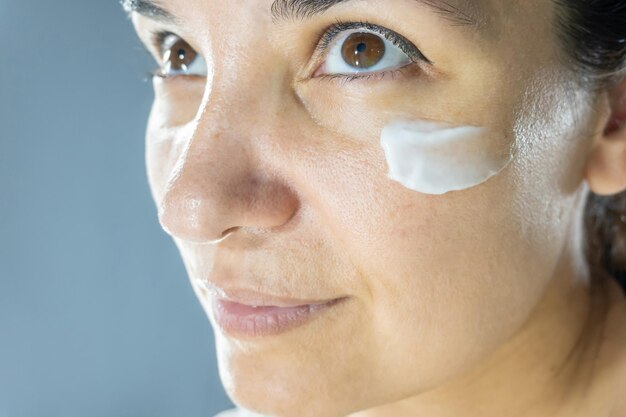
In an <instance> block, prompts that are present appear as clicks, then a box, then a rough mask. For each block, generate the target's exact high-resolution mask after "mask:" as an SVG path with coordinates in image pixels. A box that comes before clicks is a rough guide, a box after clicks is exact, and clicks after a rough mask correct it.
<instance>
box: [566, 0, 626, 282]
mask: <svg viewBox="0 0 626 417" xmlns="http://www.w3.org/2000/svg"><path fill="white" fill-rule="evenodd" d="M554 1H555V2H556V5H557V10H558V13H557V30H558V34H559V37H560V39H561V41H562V42H563V44H564V46H565V51H566V53H567V56H568V57H569V58H570V61H571V65H572V66H573V69H574V71H575V72H576V73H577V74H578V75H579V80H581V81H582V82H583V83H584V84H585V85H587V86H588V87H590V88H591V89H593V90H594V91H598V90H599V89H602V88H605V87H609V86H612V85H614V84H615V83H617V82H619V81H621V79H622V78H623V77H624V76H626V0H554ZM584 223H585V234H586V247H585V252H586V257H587V261H588V263H589V267H590V271H591V274H592V276H593V277H605V276H606V275H607V274H608V275H610V276H612V277H613V278H615V279H616V280H617V281H618V282H619V283H620V285H621V286H622V289H624V291H625V292H626V192H623V193H620V194H617V195H613V196H599V195H596V194H594V193H593V192H590V194H589V198H588V200H587V202H586V204H585V213H584Z"/></svg>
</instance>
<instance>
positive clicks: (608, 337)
mask: <svg viewBox="0 0 626 417" xmlns="http://www.w3.org/2000/svg"><path fill="white" fill-rule="evenodd" d="M609 286H610V291H609V294H610V301H609V310H608V316H607V322H606V328H605V331H604V339H605V344H604V347H603V349H605V352H603V355H602V356H604V357H605V358H607V361H608V362H610V363H606V364H605V366H606V367H607V368H608V369H612V370H613V372H612V374H613V378H612V379H613V381H612V382H611V383H610V386H611V387H612V388H613V389H612V391H613V392H614V395H615V397H614V398H615V406H614V407H613V409H612V412H611V414H610V416H609V417H626V294H625V291H624V290H623V289H622V288H621V287H620V286H619V284H618V283H617V282H616V281H615V280H611V283H610V284H609Z"/></svg>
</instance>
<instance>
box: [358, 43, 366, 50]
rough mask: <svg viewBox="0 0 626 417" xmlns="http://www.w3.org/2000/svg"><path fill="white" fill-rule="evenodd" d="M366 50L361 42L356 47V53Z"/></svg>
mask: <svg viewBox="0 0 626 417" xmlns="http://www.w3.org/2000/svg"><path fill="white" fill-rule="evenodd" d="M366 49H367V45H365V44H364V43H363V42H361V43H360V44H358V45H357V47H356V51H357V52H365V50H366Z"/></svg>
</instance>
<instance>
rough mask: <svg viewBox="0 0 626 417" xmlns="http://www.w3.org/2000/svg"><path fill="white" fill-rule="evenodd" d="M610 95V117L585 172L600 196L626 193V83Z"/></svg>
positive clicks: (598, 136) (608, 105)
mask: <svg viewBox="0 0 626 417" xmlns="http://www.w3.org/2000/svg"><path fill="white" fill-rule="evenodd" d="M607 93H608V96H607V100H606V105H607V107H608V110H609V116H608V117H607V118H606V119H605V122H604V125H603V126H602V128H601V129H598V132H597V134H596V137H594V138H593V141H594V144H593V147H592V149H591V152H590V153H589V156H588V160H587V165H586V172H585V178H586V180H587V183H588V184H589V188H590V190H591V191H593V192H594V193H595V194H598V195H613V194H618V193H620V192H622V191H625V190H626V79H624V81H623V82H621V83H619V84H618V85H616V86H615V87H611V89H610V91H607Z"/></svg>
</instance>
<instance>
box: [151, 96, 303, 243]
mask: <svg viewBox="0 0 626 417" xmlns="http://www.w3.org/2000/svg"><path fill="white" fill-rule="evenodd" d="M209 105H210V103H207V105H206V106H205V107H206V108H205V110H204V111H201V112H200V113H199V114H200V116H199V117H198V119H197V120H196V126H195V129H194V130H193V133H191V136H190V137H189V138H187V142H186V145H185V148H184V151H183V152H182V153H181V155H180V156H179V157H178V159H177V163H176V164H175V168H174V169H173V170H172V172H171V173H170V174H169V179H168V181H167V185H166V186H165V188H164V192H163V193H162V200H161V203H160V207H159V221H160V223H161V226H162V227H163V229H164V230H165V231H166V232H167V233H169V234H170V235H172V236H174V237H177V238H179V239H182V240H186V241H192V242H199V243H216V242H219V241H220V240H221V239H223V238H225V236H226V235H228V234H230V233H231V232H237V230H239V229H242V228H261V229H266V230H269V229H274V228H277V227H279V226H281V225H283V224H285V223H286V222H288V221H289V219H291V217H292V216H293V215H294V214H295V212H296V211H297V209H298V199H297V196H296V193H295V192H294V190H293V189H292V187H290V186H289V184H288V181H287V180H286V179H285V178H284V175H283V174H281V173H280V170H279V169H276V168H271V167H270V166H269V164H268V163H266V162H267V161H264V157H265V158H266V159H272V158H270V157H269V156H268V155H267V152H269V151H267V149H268V148H269V149H273V148H274V147H272V146H269V147H266V146H260V147H258V148H257V149H266V150H265V151H263V152H265V154H264V153H263V152H260V151H255V149H253V144H254V143H255V141H257V142H258V141H259V140H264V141H267V140H271V138H272V133H271V132H269V133H268V132H267V129H266V134H263V135H257V136H256V137H255V134H254V132H255V131H257V132H258V131H259V126H254V127H250V128H248V129H246V128H245V127H244V126H245V125H246V123H245V122H244V123H242V117H243V116H242V114H241V111H240V112H237V111H236V110H235V109H232V108H225V107H224V106H219V108H221V109H222V111H219V110H209V109H208V107H207V106H209ZM240 110H241V109H240ZM245 111H253V110H251V109H246V110H245ZM236 118H237V119H239V120H238V121H239V123H237V120H235V119H236ZM244 118H245V117H244ZM229 119H230V120H229ZM256 120H257V121H258V119H256ZM274 133H275V134H276V132H274ZM261 136H262V137H263V139H260V137H261Z"/></svg>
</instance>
